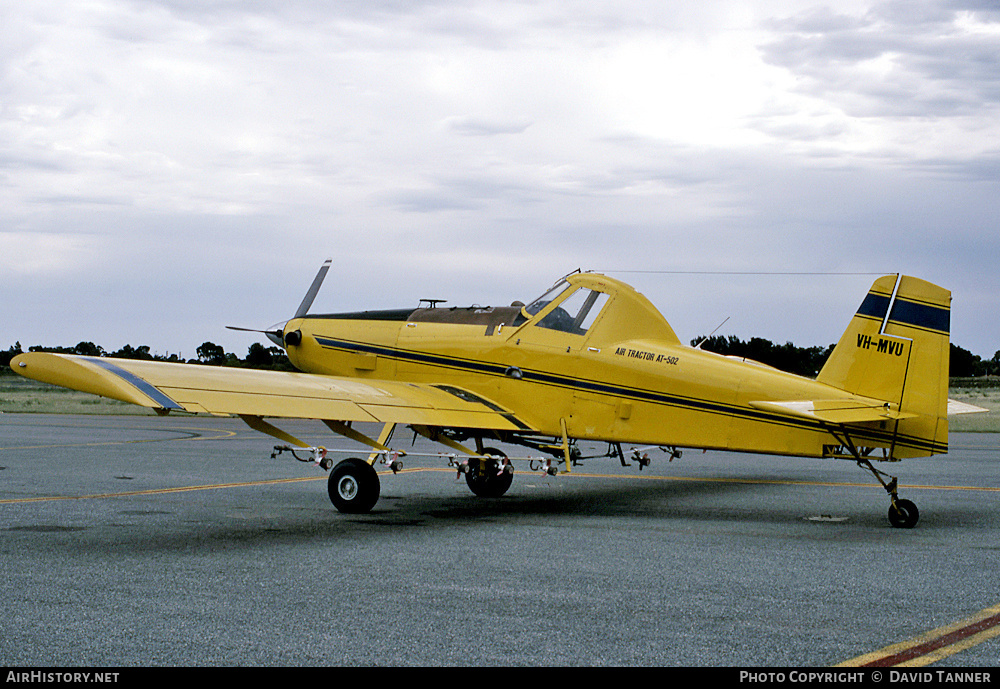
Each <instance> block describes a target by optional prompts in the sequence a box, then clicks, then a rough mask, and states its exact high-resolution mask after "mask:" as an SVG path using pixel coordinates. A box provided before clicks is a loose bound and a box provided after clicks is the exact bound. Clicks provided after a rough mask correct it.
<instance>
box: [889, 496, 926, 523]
mask: <svg viewBox="0 0 1000 689" xmlns="http://www.w3.org/2000/svg"><path fill="white" fill-rule="evenodd" d="M918 519H920V511H919V510H918V509H917V506H916V505H914V504H913V503H912V502H910V501H909V500H897V501H896V504H895V505H889V523H890V524H892V525H893V526H894V527H896V528H897V529H912V528H913V527H914V526H916V525H917V520H918Z"/></svg>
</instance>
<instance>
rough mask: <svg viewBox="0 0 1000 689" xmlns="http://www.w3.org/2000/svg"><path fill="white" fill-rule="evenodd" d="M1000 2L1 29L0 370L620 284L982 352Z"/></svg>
mask: <svg viewBox="0 0 1000 689" xmlns="http://www.w3.org/2000/svg"><path fill="white" fill-rule="evenodd" d="M997 7H998V6H997V4H996V2H995V0H967V1H949V0H934V1H929V2H920V1H909V0H907V1H905V2H904V1H898V2H895V1H890V2H878V1H875V2H864V1H857V0H838V1H837V2H836V3H830V4H822V3H819V2H814V1H813V0H781V1H780V2H777V1H775V2H768V1H763V2H713V3H691V2H686V1H685V2H674V1H673V0H659V1H657V2H629V1H627V0H626V1H625V2H622V1H621V0H617V1H615V2H605V1H603V0H588V1H587V2H579V3H577V2H559V3H555V2H537V3H536V2H511V1H506V0H505V1H504V2H490V1H488V0H484V1H480V2H477V1H469V2H465V1H463V0H447V1H446V2H434V1H428V2H420V1H418V0H413V1H407V2H398V1H396V0H366V1H365V2H356V1H353V0H351V1H344V2H326V3H317V2H304V1H303V2H295V1H293V0H273V1H270V0H239V1H238V0H158V1H157V0H148V1H141V0H134V1H131V2H130V1H126V0H120V1H117V2H116V1H112V0H87V1H86V2H73V3H70V2H64V1H56V0H33V1H32V2H30V3H17V2H13V1H12V0H0V289H2V293H3V299H2V303H0V336H2V338H0V348H4V349H5V348H6V347H8V346H10V345H12V344H13V343H14V342H15V341H20V342H21V343H22V345H23V346H24V347H25V348H27V347H28V346H30V345H34V344H46V345H67V346H69V345H73V344H76V343H77V342H80V341H83V340H89V341H93V342H96V343H97V344H100V345H101V346H103V347H105V348H106V349H117V348H119V347H121V346H122V345H123V344H126V343H128V344H131V345H133V346H138V345H141V344H146V345H149V346H150V347H151V348H152V349H153V351H155V352H158V353H167V352H173V353H181V354H183V355H184V356H187V357H193V356H194V350H195V348H196V347H197V346H198V345H200V344H201V343H202V342H205V341H212V342H216V343H219V344H223V345H224V346H225V347H226V349H227V350H229V351H233V352H236V353H237V354H240V355H244V354H245V353H246V349H247V347H248V346H249V345H250V344H251V343H252V342H254V341H255V338H254V336H252V335H249V334H245V333H236V332H232V331H228V330H225V329H224V326H225V325H229V324H232V325H241V326H250V327H266V326H269V325H271V324H273V323H275V322H277V321H281V320H284V319H286V318H288V317H289V316H290V315H291V314H292V313H293V312H294V310H295V308H296V306H297V305H298V303H299V301H300V300H301V298H302V295H303V294H304V292H305V290H306V288H307V287H308V285H309V283H310V281H311V280H312V277H313V275H314V274H315V272H316V270H317V269H318V267H319V265H320V264H321V263H322V261H323V260H324V259H325V258H327V257H330V258H333V269H332V270H331V271H330V275H329V277H328V279H327V282H326V284H325V285H324V288H323V290H322V291H321V293H320V296H319V298H318V299H317V302H316V305H315V306H314V311H337V310H357V309H364V308H393V307H404V306H413V305H416V303H417V300H418V299H420V298H422V297H429V298H438V299H447V300H448V301H449V304H451V305H462V306H465V305H468V304H472V303H477V304H483V305H486V304H507V303H510V301H512V300H514V299H521V300H524V301H527V300H529V299H531V298H533V297H535V296H538V295H539V294H540V293H541V292H543V291H544V290H545V289H546V288H547V287H548V286H549V285H551V283H552V282H553V281H554V280H555V279H556V278H558V277H559V276H561V275H563V274H565V273H567V272H570V271H572V270H575V269H577V268H582V269H584V270H598V271H606V272H609V273H610V274H612V275H616V276H618V277H621V278H623V279H625V280H626V281H629V282H631V283H633V284H635V285H636V286H638V287H639V288H640V289H641V290H642V291H643V292H644V293H645V294H646V295H647V296H648V297H650V299H651V300H652V301H653V302H654V303H655V304H656V305H657V306H658V307H659V308H660V309H661V311H662V312H663V313H664V315H665V316H666V317H667V319H668V320H669V321H670V322H671V324H672V325H673V326H674V329H675V330H676V331H677V332H678V335H679V336H680V337H681V339H682V340H689V339H691V338H694V337H696V336H698V335H700V334H707V333H708V332H710V331H711V330H713V329H714V328H715V327H716V326H717V325H718V324H719V323H720V322H722V321H723V319H725V318H727V317H729V319H730V320H729V321H728V322H727V323H726V325H725V326H724V327H723V329H722V330H720V331H719V332H720V333H721V334H736V335H739V336H740V337H744V338H746V337H751V336H762V337H767V338H769V339H772V340H774V341H777V342H786V341H792V342H794V343H795V344H798V345H800V346H811V345H826V344H829V343H831V342H834V341H836V340H837V339H838V337H839V335H840V333H841V332H842V331H843V329H844V327H845V326H846V325H847V322H848V320H849V319H850V316H851V314H852V313H853V312H854V310H855V309H856V307H857V305H858V304H859V303H860V301H861V299H862V297H863V296H864V293H865V292H866V290H867V288H868V286H869V285H870V284H871V282H872V280H873V279H874V278H875V274H879V273H889V272H904V273H908V274H912V275H916V276H918V277H922V278H924V279H927V280H930V281H932V282H936V283H938V284H941V285H943V286H945V287H947V288H949V289H951V290H952V291H953V295H954V301H953V314H952V341H953V342H955V343H956V344H958V345H960V346H962V347H965V348H966V349H969V350H971V351H972V352H974V353H976V354H979V355H980V356H983V357H984V358H990V357H992V356H993V353H994V352H996V351H997V350H998V349H1000V326H998V320H1000V319H998V317H997V314H998V312H1000V289H998V280H997V268H996V266H997V258H998V257H1000V232H998V228H997V218H998V215H1000V214H998V210H1000V11H998V9H997Z"/></svg>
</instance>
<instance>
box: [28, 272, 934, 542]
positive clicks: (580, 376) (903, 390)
mask: <svg viewBox="0 0 1000 689" xmlns="http://www.w3.org/2000/svg"><path fill="white" fill-rule="evenodd" d="M329 265H330V261H327V262H326V263H325V264H324V265H323V267H322V269H321V270H320V272H319V274H318V275H317V276H316V279H315V280H314V281H313V283H312V286H311V287H310V289H309V291H308V293H307V294H306V297H305V299H304V300H303V301H302V304H301V306H300V307H299V310H298V312H297V313H296V315H295V316H294V317H293V318H292V319H291V320H289V321H288V322H287V323H285V325H284V326H283V327H281V328H274V329H272V330H270V331H263V332H265V334H266V335H267V337H268V338H270V339H271V340H273V341H275V342H277V343H279V344H281V345H282V346H283V347H284V348H285V349H286V350H287V352H288V357H289V359H290V360H291V362H292V363H293V364H294V365H295V367H296V368H298V369H299V371H301V373H285V372H275V371H258V370H249V369H233V368H222V367H210V366H196V365H188V364H171V363H164V362H153V361H136V360H125V359H112V358H97V357H83V356H71V355H63V354H49V353H28V354H22V355H20V356H18V357H16V358H15V359H14V360H13V361H12V362H11V366H12V368H13V369H14V370H15V371H17V372H18V373H20V374H22V375H25V376H28V377H30V378H35V379H37V380H41V381H46V382H49V383H54V384H56V385H61V386H65V387H69V388H73V389H76V390H83V391H86V392H91V393H94V394H97V395H103V396H105V397H110V398H114V399H118V400H124V401H126V402H131V403H133V404H138V405H142V406H145V407H151V408H153V409H155V410H156V411H158V412H160V413H164V414H165V413H168V412H171V411H185V412H202V413H209V414H223V415H229V414H233V415H238V416H239V417H240V418H241V419H243V420H244V421H245V422H246V423H247V424H248V425H250V426H251V427H252V428H254V429H256V430H259V431H262V432H264V433H267V434H270V435H272V436H274V437H276V438H278V439H280V440H281V441H282V442H283V443H286V444H287V445H288V446H291V447H288V448H286V447H285V446H280V447H278V448H275V449H276V450H278V451H280V450H284V449H292V447H294V448H296V449H298V450H299V451H303V452H305V453H306V454H307V456H309V457H311V458H313V459H316V460H317V462H318V463H319V464H320V465H321V466H323V467H324V468H327V469H328V468H330V467H332V471H331V473H330V478H329V484H328V485H329V493H330V498H331V500H332V501H333V503H334V505H336V507H337V509H339V510H340V511H342V512H355V513H356V512H367V511H369V510H371V509H372V508H373V507H374V506H375V503H376V502H377V500H378V497H379V490H380V484H379V477H378V474H377V472H376V470H375V468H374V464H375V463H376V462H377V461H378V460H379V459H380V458H381V459H382V460H383V461H387V462H389V463H390V466H394V465H395V464H394V461H395V460H396V458H398V457H399V456H403V455H405V454H406V453H405V452H404V451H402V450H399V449H394V448H393V447H392V445H391V438H392V432H393V430H394V428H395V427H396V426H397V425H398V424H405V425H407V426H409V427H410V428H411V429H413V430H414V431H415V432H416V433H419V434H420V435H423V436H425V437H427V438H429V439H431V440H434V441H437V442H439V443H442V444H443V445H445V446H446V447H448V448H449V450H450V451H451V455H450V457H451V458H452V459H451V461H452V463H453V464H454V465H455V466H457V467H458V468H459V470H460V471H464V472H465V477H466V480H467V482H468V484H469V487H470V488H471V489H472V490H473V492H475V493H476V494H477V495H481V496H490V497H498V496H500V495H503V494H504V493H505V492H506V491H507V489H508V488H509V487H510V485H511V480H512V477H513V463H514V460H516V459H526V460H528V461H527V462H526V466H528V467H529V468H531V469H536V470H540V471H546V472H548V473H550V474H557V473H560V472H570V471H572V468H573V465H574V464H575V463H576V462H577V461H579V459H580V452H579V450H578V448H577V441H580V440H586V441H605V442H607V443H608V444H609V445H608V447H609V451H608V453H607V456H617V457H618V458H619V459H620V461H621V462H622V464H626V463H627V460H626V454H625V452H624V451H623V450H622V443H630V444H636V445H649V446H658V447H660V448H663V449H666V450H668V451H670V452H671V453H673V455H674V456H677V455H679V454H680V452H679V450H678V448H701V449H718V450H730V451H740V452H754V453H767V454H779V455H795V456H802V457H838V458H844V459H848V460H851V461H854V462H856V463H857V464H858V465H860V466H861V467H864V468H865V469H867V470H869V471H870V472H871V473H872V475H873V476H874V477H875V478H876V479H877V480H878V481H879V483H881V484H882V485H883V486H884V487H885V489H886V491H887V492H888V494H889V500H890V506H889V521H890V522H891V523H892V525H893V526H901V527H912V526H913V525H914V524H916V522H917V519H918V513H917V508H916V506H915V505H914V504H913V503H912V502H910V501H909V500H905V499H902V498H899V497H898V496H897V484H896V479H895V478H892V477H889V476H887V475H886V474H884V473H883V472H881V471H879V470H878V469H876V468H875V465H874V462H877V461H882V462H884V461H896V460H900V459H904V458H908V457H925V456H928V455H933V454H939V453H943V452H947V450H948V419H947V415H948V408H949V404H948V398H947V393H948V357H949V341H948V340H949V321H950V318H949V313H950V303H951V294H950V292H948V291H947V290H944V289H942V288H940V287H938V286H936V285H932V284H931V283H929V282H925V281H923V280H918V279H916V278H912V277H906V276H896V275H887V276H885V277H881V278H879V279H878V280H876V281H875V283H874V284H873V285H872V287H871V289H870V290H869V292H868V295H867V296H866V297H865V298H864V300H863V301H862V303H861V306H860V308H859V309H858V311H857V313H856V314H854V317H853V318H852V319H851V322H850V324H849V325H848V328H847V331H846V332H845V333H844V335H843V336H842V337H841V338H840V341H839V343H838V344H837V346H836V348H835V349H834V351H833V353H832V355H831V356H830V358H829V360H828V361H827V362H826V364H825V365H824V367H823V370H822V371H820V373H819V376H818V377H817V378H816V379H815V380H813V379H808V378H803V377H800V376H795V375H792V374H789V373H784V372H782V371H778V370H776V369H774V368H770V367H767V366H763V365H761V364H757V363H754V362H750V361H744V360H739V359H733V358H729V357H724V356H720V355H717V354H713V353H711V352H705V351H702V350H700V349H697V348H692V347H689V346H685V345H683V344H681V342H680V340H679V339H678V338H677V336H676V335H675V334H674V331H673V330H672V329H671V327H670V325H668V324H667V322H666V320H664V318H663V316H661V315H660V313H659V312H658V311H657V310H656V309H655V308H654V307H653V305H652V304H651V303H650V302H649V301H648V300H647V299H646V298H645V297H643V296H642V295H641V294H639V293H638V292H636V291H635V290H634V289H633V288H631V287H629V286H628V285H626V284H624V283H622V282H620V281H618V280H615V279H612V278H610V277H607V276H604V275H599V274H596V273H574V274H571V275H568V276H566V277H565V278H563V279H561V280H560V281H558V282H557V283H556V285H555V286H554V287H553V288H552V289H551V290H549V291H548V292H547V293H546V294H544V295H543V296H541V297H539V298H538V299H536V300H535V301H532V302H531V303H529V304H528V305H527V306H524V305H522V304H521V303H520V302H515V304H514V305H513V306H507V307H489V308H482V307H469V308H445V307H441V306H438V304H437V303H435V302H431V303H430V304H429V305H427V306H424V307H421V308H415V309H414V308H409V309H400V310H392V311H363V312H356V313H340V314H327V315H315V314H309V313H308V311H309V308H310V306H311V304H312V301H313V298H314V297H315V295H316V292H317V291H318V290H319V288H320V285H321V283H322V281H323V278H324V276H325V275H326V271H327V270H328V268H329ZM281 418H306V419H318V420H321V421H323V422H324V423H325V424H326V426H327V427H328V428H329V429H330V430H331V431H333V432H335V433H338V434H340V435H343V436H346V437H348V438H351V439H353V440H356V441H360V442H361V443H364V444H366V445H367V446H368V447H370V448H372V452H371V454H370V455H368V457H367V458H349V459H344V460H343V461H340V462H339V463H337V464H336V465H334V464H333V461H332V460H331V459H330V458H329V457H327V451H326V450H325V449H324V448H317V447H310V446H309V445H308V444H307V443H305V442H303V441H301V440H299V439H298V438H295V437H293V436H292V435H290V434H288V433H286V432H284V431H282V430H281V429H279V428H278V427H277V426H275V425H274V424H273V423H272V421H273V420H274V419H281ZM268 419H271V420H268ZM275 423H277V422H275ZM358 423H377V424H380V427H381V432H380V433H379V434H378V435H377V437H372V436H370V435H365V434H364V433H362V432H360V430H359V429H358V427H357V426H355V425H354V424H358ZM373 435H374V434H373ZM492 442H499V443H507V444H513V445H520V446H524V447H527V448H531V450H533V451H535V452H538V453H540V456H541V457H542V458H541V459H539V458H538V457H535V458H533V459H532V458H512V457H507V456H505V455H504V453H502V452H500V451H499V450H496V449H493V448H491V447H488V446H487V443H492ZM456 455H458V456H462V457H463V461H457V460H456V459H454V458H455V457H456ZM634 458H635V459H636V460H638V462H637V463H638V465H639V466H640V468H641V467H642V466H643V465H644V464H646V463H648V457H647V456H646V455H644V454H643V452H642V451H638V452H636V453H635V455H634Z"/></svg>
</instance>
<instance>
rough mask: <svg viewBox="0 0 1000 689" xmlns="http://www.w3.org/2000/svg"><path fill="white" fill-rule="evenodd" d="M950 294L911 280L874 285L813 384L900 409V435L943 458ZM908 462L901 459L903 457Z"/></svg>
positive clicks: (901, 278) (885, 279)
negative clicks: (905, 416)
mask: <svg viewBox="0 0 1000 689" xmlns="http://www.w3.org/2000/svg"><path fill="white" fill-rule="evenodd" d="M950 321H951V292H949V291H948V290H946V289H943V288H941V287H938V286H937V285H933V284H931V283H929V282H925V281H924V280H920V279H918V278H913V277H909V276H905V275H903V276H898V277H897V276H895V275H887V276H885V277H881V278H879V279H878V280H876V281H875V283H874V284H873V285H872V287H871V289H870V290H869V291H868V294H867V296H866V297H865V299H864V301H863V302H862V303H861V306H860V308H858V311H857V313H855V314H854V318H852V319H851V323H850V325H849V326H848V328H847V330H846V331H845V332H844V335H843V336H842V337H841V338H840V342H838V343H837V346H836V347H835V348H834V350H833V353H832V354H831V355H830V358H829V359H828V360H827V362H826V365H824V366H823V370H822V371H820V374H819V376H818V377H817V380H818V381H819V382H821V383H825V384H827V385H831V386H833V387H836V388H840V389H841V390H846V391H848V392H851V393H854V394H857V395H863V396H865V397H873V398H876V399H880V400H885V401H887V402H891V403H892V404H894V405H899V406H898V408H899V410H900V411H903V412H907V413H911V414H916V415H918V416H917V418H913V419H907V420H904V421H901V422H899V429H898V430H899V432H900V433H905V434H906V435H907V436H908V437H910V438H912V439H914V440H917V441H918V442H917V444H918V445H921V446H924V447H926V449H927V451H925V452H915V453H913V454H917V455H927V454H935V453H938V452H945V451H946V450H947V443H948V419H947V413H948V362H949V355H950V346H949V330H950ZM900 456H905V455H900Z"/></svg>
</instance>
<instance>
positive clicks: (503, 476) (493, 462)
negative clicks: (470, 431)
mask: <svg viewBox="0 0 1000 689" xmlns="http://www.w3.org/2000/svg"><path fill="white" fill-rule="evenodd" d="M482 454H484V455H487V457H486V458H485V459H482V458H480V457H472V458H470V459H469V470H468V471H467V472H466V474H465V482H466V483H468V484H469V488H470V489H471V490H472V492H473V493H475V494H476V495H478V496H479V497H481V498H499V497H500V496H501V495H503V494H504V493H506V492H507V489H508V488H510V484H511V482H512V481H513V480H514V468H513V467H512V466H511V465H510V463H508V462H504V460H505V459H506V458H507V455H505V454H504V453H503V452H501V451H500V450H497V449H495V448H492V447H487V448H484V449H483V451H482Z"/></svg>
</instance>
